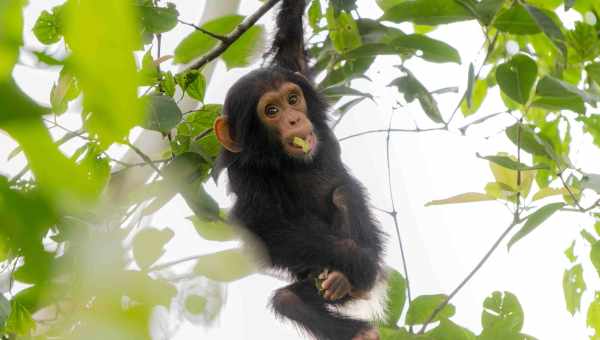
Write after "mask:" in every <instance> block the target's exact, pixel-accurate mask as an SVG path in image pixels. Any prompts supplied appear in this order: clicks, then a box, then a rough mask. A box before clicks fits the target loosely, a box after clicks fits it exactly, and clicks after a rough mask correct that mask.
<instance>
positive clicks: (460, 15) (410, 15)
mask: <svg viewBox="0 0 600 340" xmlns="http://www.w3.org/2000/svg"><path fill="white" fill-rule="evenodd" d="M472 19H475V17H474V16H473V14H471V13H470V12H469V11H468V10H467V9H466V8H465V7H463V6H461V5H460V4H459V3H458V2H457V1H454V0H407V1H403V2H401V3H399V4H397V5H396V6H394V7H392V8H390V9H388V10H386V11H385V13H384V14H383V17H381V20H385V21H393V22H396V23H400V22H405V21H410V22H413V23H415V24H418V25H431V26H435V25H441V24H449V23H452V22H457V21H465V20H472Z"/></svg>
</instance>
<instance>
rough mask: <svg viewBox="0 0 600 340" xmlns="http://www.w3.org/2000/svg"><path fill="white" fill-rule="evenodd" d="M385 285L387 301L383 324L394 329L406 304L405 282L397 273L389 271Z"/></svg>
mask: <svg viewBox="0 0 600 340" xmlns="http://www.w3.org/2000/svg"><path fill="white" fill-rule="evenodd" d="M387 283H388V288H387V301H386V305H385V309H384V311H385V314H384V318H383V322H385V324H386V325H388V326H390V327H396V325H397V324H398V321H400V316H401V315H402V310H403V309H404V304H405V303H406V280H405V279H404V277H403V276H402V274H400V273H399V272H398V271H396V270H391V271H390V272H389V274H388V278H387Z"/></svg>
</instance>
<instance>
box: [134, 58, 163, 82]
mask: <svg viewBox="0 0 600 340" xmlns="http://www.w3.org/2000/svg"><path fill="white" fill-rule="evenodd" d="M158 75H159V71H158V66H156V65H155V64H154V59H153V58H152V51H151V50H148V52H146V54H144V57H143V58H142V68H141V69H140V70H139V72H138V77H139V84H140V85H142V86H152V85H154V84H156V82H157V81H158Z"/></svg>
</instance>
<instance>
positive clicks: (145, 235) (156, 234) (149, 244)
mask: <svg viewBox="0 0 600 340" xmlns="http://www.w3.org/2000/svg"><path fill="white" fill-rule="evenodd" d="M173 236H175V233H174V232H173V231H172V230H171V229H169V228H166V229H163V230H158V229H155V228H145V229H142V230H140V232H139V233H137V234H136V235H135V237H134V239H133V242H132V245H133V258H134V259H135V262H136V263H137V264H138V266H139V267H140V268H141V269H147V268H149V267H150V266H152V265H153V264H154V263H155V262H156V261H157V260H158V259H159V258H160V257H161V256H162V255H163V254H164V253H165V249H164V247H165V245H166V244H167V243H168V242H169V241H170V240H171V239H172V238H173Z"/></svg>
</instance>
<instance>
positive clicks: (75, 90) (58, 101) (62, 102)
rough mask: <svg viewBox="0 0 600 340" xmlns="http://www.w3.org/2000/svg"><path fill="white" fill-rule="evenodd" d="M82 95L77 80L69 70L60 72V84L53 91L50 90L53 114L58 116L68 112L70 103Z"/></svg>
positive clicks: (53, 87) (54, 86)
mask: <svg viewBox="0 0 600 340" xmlns="http://www.w3.org/2000/svg"><path fill="white" fill-rule="evenodd" d="M80 93H81V90H80V89H79V83H78V82H77V79H75V77H74V76H73V74H72V73H71V72H70V71H68V70H67V68H63V69H62V71H61V72H60V76H59V78H58V83H56V84H54V85H52V89H51V90H50V104H51V105H52V112H54V113H55V114H57V115H58V114H62V113H64V112H66V111H67V108H68V104H69V102H70V101H72V100H74V99H76V98H77V97H79V94H80Z"/></svg>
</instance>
